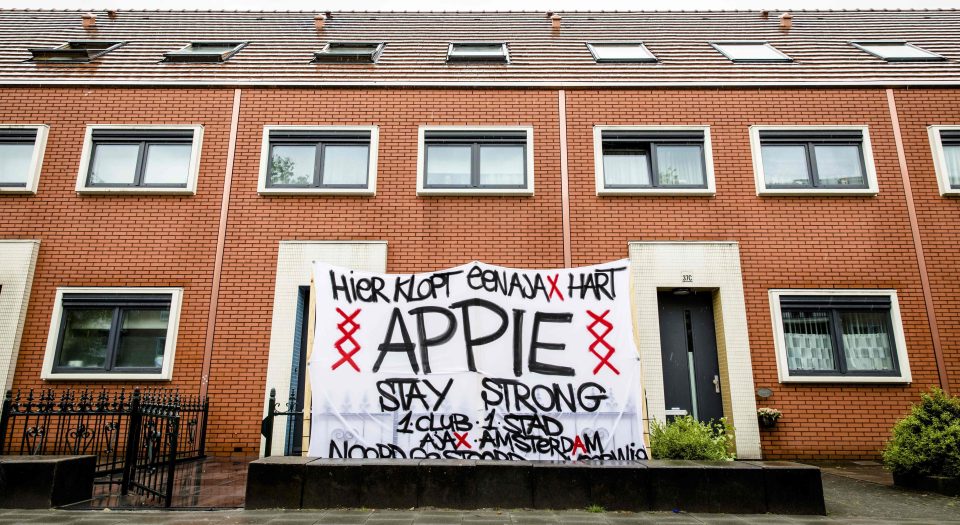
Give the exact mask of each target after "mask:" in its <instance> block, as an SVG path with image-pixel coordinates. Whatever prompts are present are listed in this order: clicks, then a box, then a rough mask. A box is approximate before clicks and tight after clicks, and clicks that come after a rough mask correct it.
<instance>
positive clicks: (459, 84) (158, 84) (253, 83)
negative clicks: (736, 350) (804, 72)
mask: <svg viewBox="0 0 960 525" xmlns="http://www.w3.org/2000/svg"><path fill="white" fill-rule="evenodd" d="M24 86H28V87H45V86H98V87H101V86H103V87H106V86H115V87H140V88H166V87H228V88H229V87H236V88H242V87H317V88H384V87H424V88H540V89H544V88H546V89H566V88H621V89H624V88H697V87H710V88H723V87H729V88H756V87H771V88H778V87H803V88H816V87H827V88H833V87H853V88H857V87H870V88H877V87H881V88H893V87H960V78H958V79H956V80H906V79H900V80H898V79H887V80H883V79H874V80H861V81H853V80H834V81H823V80H776V81H756V80H746V81H730V80H707V81H696V82H683V81H663V82H588V81H583V82H577V81H549V80H545V81H542V82H520V81H518V82H509V81H504V82H466V81H449V82H443V81H422V82H414V81H409V80H395V81H394V80H387V81H379V82H377V81H374V82H371V81H364V82H352V81H342V82H335V81H332V82H309V81H304V82H295V81H288V82H273V81H264V80H248V81H237V80H210V81H202V80H185V81H165V80H149V81H147V80H93V81H91V80H32V79H31V80H11V79H0V87H24Z"/></svg>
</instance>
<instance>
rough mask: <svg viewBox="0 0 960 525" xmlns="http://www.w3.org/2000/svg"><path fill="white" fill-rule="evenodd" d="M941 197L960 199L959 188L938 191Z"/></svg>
mask: <svg viewBox="0 0 960 525" xmlns="http://www.w3.org/2000/svg"><path fill="white" fill-rule="evenodd" d="M940 196H941V197H949V198H957V197H960V188H950V189H948V190H941V191H940Z"/></svg>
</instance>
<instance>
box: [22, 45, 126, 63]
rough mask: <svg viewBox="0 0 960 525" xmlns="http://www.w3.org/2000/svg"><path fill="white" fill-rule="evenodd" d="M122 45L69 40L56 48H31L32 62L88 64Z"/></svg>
mask: <svg viewBox="0 0 960 525" xmlns="http://www.w3.org/2000/svg"><path fill="white" fill-rule="evenodd" d="M122 45H123V42H103V41H99V40H71V41H69V42H67V43H66V44H62V45H59V46H57V47H42V48H31V49H29V50H28V51H30V53H31V54H32V55H33V59H32V60H33V61H34V62H90V61H91V60H93V59H94V58H97V57H98V56H101V55H104V54H106V53H108V52H110V51H113V50H114V49H116V48H118V47H120V46H122Z"/></svg>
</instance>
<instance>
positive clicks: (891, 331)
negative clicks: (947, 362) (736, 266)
mask: <svg viewBox="0 0 960 525" xmlns="http://www.w3.org/2000/svg"><path fill="white" fill-rule="evenodd" d="M770 302H771V308H773V314H774V327H775V330H776V332H775V334H774V336H775V339H776V342H777V346H778V348H777V360H778V365H779V368H780V380H781V381H838V380H845V381H853V382H876V381H892V382H909V380H910V376H909V370H908V364H907V360H906V352H905V345H904V338H903V328H902V327H901V326H900V312H899V307H898V305H897V298H896V293H895V292H893V291H886V290H879V291H877V290H865V291H864V290H827V291H822V290H772V291H771V292H770Z"/></svg>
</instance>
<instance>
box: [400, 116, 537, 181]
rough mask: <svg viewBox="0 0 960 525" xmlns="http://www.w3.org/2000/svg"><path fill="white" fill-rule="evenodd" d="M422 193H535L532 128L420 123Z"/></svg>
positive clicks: (419, 160) (419, 178)
mask: <svg viewBox="0 0 960 525" xmlns="http://www.w3.org/2000/svg"><path fill="white" fill-rule="evenodd" d="M420 146H421V147H420V155H419V159H418V164H419V166H418V168H419V169H418V172H419V177H418V182H417V191H418V193H420V194H430V193H434V194H442V193H454V194H455V193H460V194H467V193H468V194H477V193H480V194H483V193H487V194H525V195H529V194H532V193H533V128H516V127H510V128H483V129H473V128H421V129H420Z"/></svg>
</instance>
